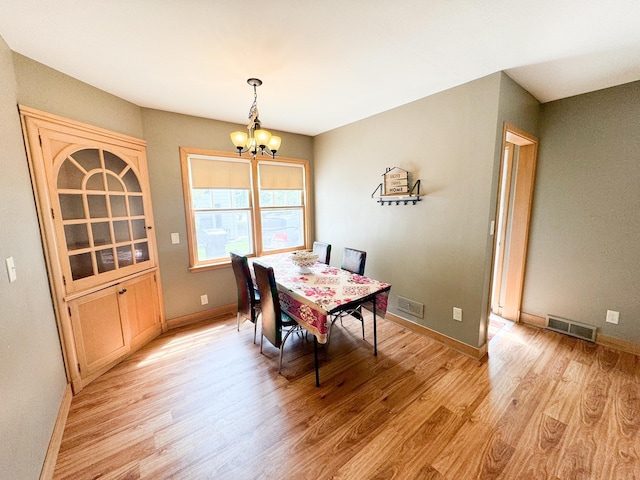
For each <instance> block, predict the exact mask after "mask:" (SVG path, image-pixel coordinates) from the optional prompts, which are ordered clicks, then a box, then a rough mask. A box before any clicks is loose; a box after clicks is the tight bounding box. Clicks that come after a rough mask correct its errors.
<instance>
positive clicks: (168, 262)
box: [13, 53, 313, 319]
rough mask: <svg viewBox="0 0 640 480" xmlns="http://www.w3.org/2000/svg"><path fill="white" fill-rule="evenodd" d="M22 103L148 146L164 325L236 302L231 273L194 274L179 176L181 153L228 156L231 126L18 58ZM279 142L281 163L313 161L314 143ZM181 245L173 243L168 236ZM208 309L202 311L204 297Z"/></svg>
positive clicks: (288, 138) (286, 138)
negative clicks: (147, 103)
mask: <svg viewBox="0 0 640 480" xmlns="http://www.w3.org/2000/svg"><path fill="white" fill-rule="evenodd" d="M13 55H14V63H15V65H16V67H15V68H16V77H17V79H18V82H17V83H18V101H19V103H20V104H22V105H26V106H29V107H34V108H37V109H40V110H43V111H46V112H49V113H54V114H56V115H61V116H63V117H67V118H71V119H73V120H79V121H82V122H86V123H89V124H91V125H95V126H98V127H102V128H106V129H109V130H113V131H116V132H120V133H124V134H127V135H131V136H134V137H138V138H142V139H144V140H146V142H147V159H148V163H149V178H150V182H151V197H152V202H153V213H154V219H155V232H156V238H157V242H158V253H159V261H160V273H161V278H162V290H163V296H164V304H165V315H166V317H167V319H173V318H177V317H183V316H186V315H190V314H194V313H198V312H200V311H203V310H208V309H211V308H215V307H219V306H225V305H229V304H233V303H235V302H236V290H235V283H234V282H233V277H232V273H231V268H230V267H229V268H224V269H219V270H210V271H206V272H199V273H191V272H189V270H188V269H189V255H188V250H187V244H186V239H187V235H186V224H185V213H184V203H183V195H182V179H181V174H180V157H179V154H178V148H179V147H180V146H188V147H196V148H207V149H213V150H226V151H231V150H232V145H231V141H230V139H229V133H230V132H232V131H234V130H238V129H239V128H242V126H240V125H237V124H232V123H226V122H220V121H216V120H208V119H203V118H197V117H191V116H187V115H180V114H174V113H170V112H162V111H158V110H152V109H146V108H141V107H139V106H137V105H134V104H132V103H130V102H127V101H125V100H123V99H121V98H119V97H116V96H114V95H111V94H109V93H106V92H104V91H102V90H99V89H97V88H95V87H92V86H91V85H87V84H86V83H83V82H80V81H78V80H76V79H74V78H72V77H69V76H68V75H64V74H62V73H60V72H58V71H56V70H53V69H51V68H49V67H47V66H45V65H42V64H40V63H38V62H35V61H34V60H31V59H29V58H27V57H24V56H22V55H19V54H17V53H14V54H13ZM273 132H274V133H279V134H280V135H281V136H282V148H281V150H280V154H281V155H282V156H287V157H294V158H303V159H307V160H312V154H313V150H312V144H313V140H312V138H311V137H308V136H305V135H295V134H290V133H285V132H276V131H273ZM172 232H178V233H179V234H180V239H181V243H180V244H178V245H172V244H171V233H172ZM205 293H206V294H207V295H208V296H209V304H208V305H206V306H201V305H200V295H202V294H205Z"/></svg>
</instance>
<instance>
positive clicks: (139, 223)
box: [131, 220, 147, 240]
mask: <svg viewBox="0 0 640 480" xmlns="http://www.w3.org/2000/svg"><path fill="white" fill-rule="evenodd" d="M131 230H132V232H133V239H134V240H140V239H143V238H147V229H146V227H145V224H144V220H131Z"/></svg>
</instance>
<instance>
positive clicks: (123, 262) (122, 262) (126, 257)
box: [117, 245, 133, 268]
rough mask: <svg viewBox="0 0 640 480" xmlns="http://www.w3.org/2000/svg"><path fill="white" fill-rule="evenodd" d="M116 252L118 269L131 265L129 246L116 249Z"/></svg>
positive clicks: (131, 258) (131, 256)
mask: <svg viewBox="0 0 640 480" xmlns="http://www.w3.org/2000/svg"><path fill="white" fill-rule="evenodd" d="M117 251H118V268H122V267H128V266H129V265H133V255H132V254H131V245H124V246H122V247H118V248H117Z"/></svg>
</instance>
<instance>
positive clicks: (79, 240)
mask: <svg viewBox="0 0 640 480" xmlns="http://www.w3.org/2000/svg"><path fill="white" fill-rule="evenodd" d="M64 237H65V239H66V240H67V250H78V249H79V248H88V247H89V233H88V232H87V225H86V224H84V223H81V224H77V225H65V226H64Z"/></svg>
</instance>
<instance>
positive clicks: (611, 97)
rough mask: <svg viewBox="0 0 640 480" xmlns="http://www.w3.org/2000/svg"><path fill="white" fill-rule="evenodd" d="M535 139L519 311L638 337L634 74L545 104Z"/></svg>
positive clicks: (639, 201)
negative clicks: (611, 314) (609, 319)
mask: <svg viewBox="0 0 640 480" xmlns="http://www.w3.org/2000/svg"><path fill="white" fill-rule="evenodd" d="M540 137H541V143H540V154H539V162H538V176H537V184H536V191H535V198H534V208H533V218H532V226H531V238H530V242H529V257H528V266H527V272H526V278H525V291H524V298H523V306H522V310H523V311H525V312H527V313H531V314H534V315H539V316H543V317H544V316H545V315H546V314H555V315H559V316H561V317H565V318H569V319H572V320H576V321H580V322H584V323H587V324H590V325H594V326H596V327H598V328H599V329H601V330H600V331H601V332H602V333H604V334H605V335H608V336H612V337H617V338H619V339H623V340H626V341H630V342H635V343H636V344H638V343H640V294H639V288H640V82H634V83H629V84H626V85H622V86H619V87H614V88H609V89H606V90H600V91H597V92H592V93H589V94H586V95H579V96H576V97H571V98H567V99H564V100H558V101H555V102H551V103H548V104H545V105H544V106H543V108H542V115H541V128H540ZM607 310H616V311H619V312H620V323H619V324H618V325H612V324H608V323H605V317H606V312H607Z"/></svg>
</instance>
